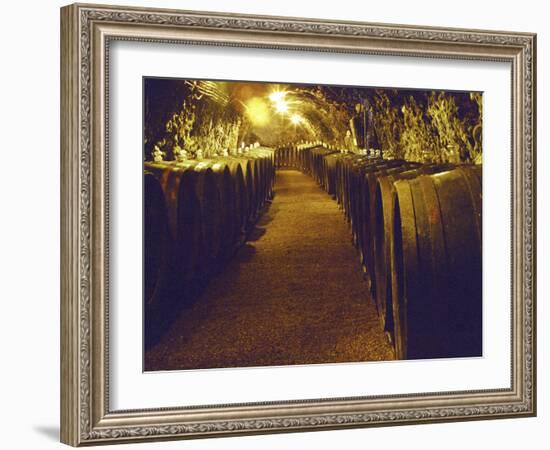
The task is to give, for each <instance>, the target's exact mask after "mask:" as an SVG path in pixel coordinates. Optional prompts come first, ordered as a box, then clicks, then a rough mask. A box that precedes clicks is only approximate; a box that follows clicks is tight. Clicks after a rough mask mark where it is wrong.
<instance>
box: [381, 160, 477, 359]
mask: <svg viewBox="0 0 550 450" xmlns="http://www.w3.org/2000/svg"><path fill="white" fill-rule="evenodd" d="M481 187H482V183H481V167H480V166H462V167H460V168H457V169H454V170H451V171H448V172H443V173H440V174H436V175H423V176H420V177H418V178H416V179H413V180H400V181H397V182H396V183H395V193H394V196H393V199H394V200H393V207H394V213H393V218H394V221H393V233H392V236H393V239H392V250H391V255H392V258H391V259H392V261H391V264H392V284H391V286H392V307H393V321H394V330H395V348H396V354H397V356H398V358H401V359H418V358H437V357H458V356H463V357H465V356H480V355H481V352H482V260H481V236H482V222H481V206H482V189H481Z"/></svg>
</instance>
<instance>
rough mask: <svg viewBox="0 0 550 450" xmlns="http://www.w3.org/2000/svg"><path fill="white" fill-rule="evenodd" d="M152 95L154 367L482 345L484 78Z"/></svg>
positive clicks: (206, 88)
mask: <svg viewBox="0 0 550 450" xmlns="http://www.w3.org/2000/svg"><path fill="white" fill-rule="evenodd" d="M144 94H145V96H144V101H145V108H144V272H143V273H144V281H143V284H144V287H143V292H144V294H143V295H144V308H143V311H144V348H145V357H144V369H145V370H172V369H198V368H221V367H248V366H269V365H290V364H315V363H336V362H359V361H387V360H392V359H426V358H441V357H471V356H481V355H482V298H481V292H482V262H481V239H482V224H481V217H482V209H481V207H482V165H481V156H482V153H481V117H482V114H481V105H482V102H481V94H480V93H456V92H455V93H447V92H442V91H406V90H392V89H386V90H384V89H371V88H350V87H335V86H309V85H282V84H270V83H242V82H240V83H234V82H213V81H196V80H172V79H169V80H167V79H145V81H144Z"/></svg>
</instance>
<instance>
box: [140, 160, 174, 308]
mask: <svg viewBox="0 0 550 450" xmlns="http://www.w3.org/2000/svg"><path fill="white" fill-rule="evenodd" d="M171 248H172V239H171V237H170V232H169V229H168V214H167V210H166V202H165V200H164V194H163V192H162V188H161V186H160V183H159V181H158V179H157V178H156V177H155V175H153V174H152V173H151V172H147V171H145V173H144V175H143V254H144V263H143V290H144V293H143V295H144V303H145V305H144V306H145V311H146V314H147V312H150V311H152V310H153V309H162V306H163V305H162V303H163V301H164V300H165V291H166V289H167V287H168V283H169V278H170V250H171Z"/></svg>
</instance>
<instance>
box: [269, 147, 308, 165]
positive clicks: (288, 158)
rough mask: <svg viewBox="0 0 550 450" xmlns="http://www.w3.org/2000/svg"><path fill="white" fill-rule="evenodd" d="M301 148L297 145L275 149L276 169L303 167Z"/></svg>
mask: <svg viewBox="0 0 550 450" xmlns="http://www.w3.org/2000/svg"><path fill="white" fill-rule="evenodd" d="M302 152H303V149H302V148H299V147H298V146H288V147H281V148H278V149H276V150H275V165H276V167H277V169H299V170H302V169H303V164H302Z"/></svg>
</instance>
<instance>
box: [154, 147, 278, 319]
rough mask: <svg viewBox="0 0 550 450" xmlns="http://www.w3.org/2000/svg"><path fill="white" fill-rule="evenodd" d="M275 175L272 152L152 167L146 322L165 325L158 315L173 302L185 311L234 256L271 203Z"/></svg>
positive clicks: (167, 163) (165, 163) (263, 149)
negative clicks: (192, 295)
mask: <svg viewBox="0 0 550 450" xmlns="http://www.w3.org/2000/svg"><path fill="white" fill-rule="evenodd" d="M274 175H275V173H274V161H273V151H272V150H269V149H265V148H259V149H254V150H251V151H249V152H248V153H247V154H245V155H242V156H238V157H237V156H235V157H223V158H215V159H209V160H201V161H196V160H187V161H183V162H175V161H165V162H147V163H145V173H144V218H145V223H144V227H145V229H144V241H145V247H146V248H145V273H144V278H145V280H144V281H145V283H144V284H145V307H146V312H145V314H146V318H147V316H148V317H150V318H151V320H153V321H154V322H156V323H158V320H157V319H158V317H157V316H158V314H157V311H159V314H160V312H162V311H163V310H164V313H166V312H167V307H168V306H173V305H172V302H171V300H170V298H178V299H180V300H181V303H182V304H181V305H180V306H184V304H185V303H186V302H187V301H188V300H189V294H190V293H192V292H195V290H196V289H197V287H198V286H204V285H205V283H206V282H207V281H208V280H209V278H210V277H211V276H212V275H214V274H215V273H216V272H217V271H218V270H219V268H221V267H222V266H223V264H224V262H225V261H227V259H229V258H230V257H231V256H232V255H233V254H234V252H235V250H236V249H237V248H238V247H239V246H240V245H242V243H243V242H244V240H245V239H246V235H247V234H248V232H249V231H251V230H252V227H253V225H254V222H255V221H256V220H257V218H258V216H259V213H260V211H261V208H262V207H263V205H264V204H265V202H266V201H268V200H269V199H270V198H271V196H272V193H273V183H274ZM167 255H168V256H167ZM157 285H158V287H157ZM161 286H164V287H163V289H160V287H161ZM153 318H154V319H153Z"/></svg>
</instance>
